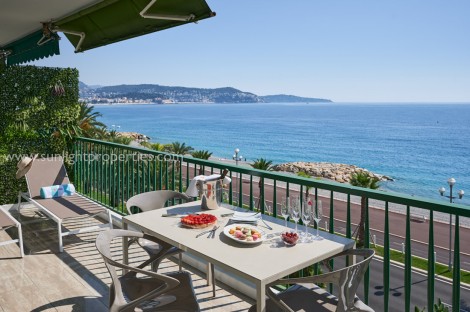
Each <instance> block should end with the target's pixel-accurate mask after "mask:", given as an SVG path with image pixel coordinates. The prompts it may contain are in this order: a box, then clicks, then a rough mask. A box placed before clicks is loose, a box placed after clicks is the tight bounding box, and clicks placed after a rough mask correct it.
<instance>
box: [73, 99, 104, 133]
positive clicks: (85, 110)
mask: <svg viewBox="0 0 470 312" xmlns="http://www.w3.org/2000/svg"><path fill="white" fill-rule="evenodd" d="M79 106H80V112H79V114H78V120H77V121H78V126H79V127H80V129H81V130H82V131H83V136H85V137H88V138H90V137H94V136H95V131H96V130H98V129H102V128H103V127H106V125H105V124H104V123H102V122H100V121H98V120H97V118H98V117H101V116H102V115H101V113H98V112H94V111H93V110H94V108H95V107H94V106H88V105H87V104H86V103H83V102H80V103H79Z"/></svg>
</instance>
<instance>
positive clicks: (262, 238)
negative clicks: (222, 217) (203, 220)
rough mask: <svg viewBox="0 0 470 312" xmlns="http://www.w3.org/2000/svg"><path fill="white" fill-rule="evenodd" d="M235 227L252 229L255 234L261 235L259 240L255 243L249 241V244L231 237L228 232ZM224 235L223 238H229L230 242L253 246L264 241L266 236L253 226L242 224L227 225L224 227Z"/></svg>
mask: <svg viewBox="0 0 470 312" xmlns="http://www.w3.org/2000/svg"><path fill="white" fill-rule="evenodd" d="M237 226H240V227H242V228H248V229H254V230H256V231H257V232H259V233H261V238H258V239H257V240H256V241H251V242H249V241H246V240H242V239H238V238H236V237H235V236H233V235H232V234H230V233H229V231H230V230H231V229H234V228H236V227H237ZM224 234H225V236H227V237H228V238H231V239H232V240H234V241H236V242H239V243H242V244H248V245H254V244H259V243H261V242H262V241H264V237H265V235H266V233H265V232H264V231H263V230H261V229H260V228H258V227H256V226H254V225H249V224H242V223H241V224H237V223H234V224H230V225H227V226H226V227H224Z"/></svg>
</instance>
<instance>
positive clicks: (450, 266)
mask: <svg viewBox="0 0 470 312" xmlns="http://www.w3.org/2000/svg"><path fill="white" fill-rule="evenodd" d="M455 182H456V181H455V179H454V178H450V179H449V180H447V184H449V188H450V190H449V195H444V193H445V192H446V189H445V188H444V187H441V188H440V189H439V193H441V196H445V197H447V198H449V201H450V203H451V204H452V203H453V202H454V199H455V198H457V196H452V189H453V187H454V184H455ZM458 194H459V196H458V198H459V199H462V197H463V195H464V194H465V192H464V191H463V190H460V191H459V192H458ZM451 269H452V214H449V271H450V270H451Z"/></svg>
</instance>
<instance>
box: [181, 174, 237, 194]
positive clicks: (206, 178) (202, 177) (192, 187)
mask: <svg viewBox="0 0 470 312" xmlns="http://www.w3.org/2000/svg"><path fill="white" fill-rule="evenodd" d="M219 178H220V174H211V175H208V176H205V175H198V176H195V177H194V178H193V179H192V180H191V182H190V183H189V186H188V188H187V190H186V195H188V196H189V197H197V196H198V195H199V193H198V191H197V187H196V184H197V182H198V181H214V180H217V179H219ZM230 182H232V180H231V179H230V178H229V177H225V178H224V180H223V181H222V183H223V184H229V183H230Z"/></svg>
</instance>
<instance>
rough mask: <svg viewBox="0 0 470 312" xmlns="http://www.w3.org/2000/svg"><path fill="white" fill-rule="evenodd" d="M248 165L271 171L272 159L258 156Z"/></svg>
mask: <svg viewBox="0 0 470 312" xmlns="http://www.w3.org/2000/svg"><path fill="white" fill-rule="evenodd" d="M250 166H251V167H253V168H254V169H259V170H265V171H272V170H273V161H272V160H267V159H265V158H258V159H256V160H255V161H254V162H253V163H252V164H250Z"/></svg>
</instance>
